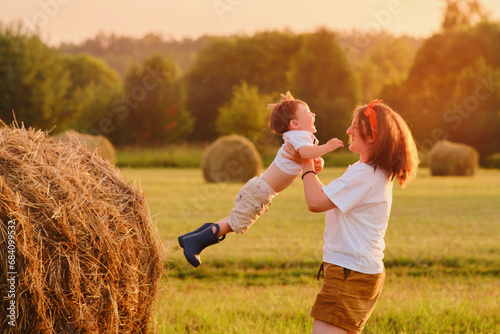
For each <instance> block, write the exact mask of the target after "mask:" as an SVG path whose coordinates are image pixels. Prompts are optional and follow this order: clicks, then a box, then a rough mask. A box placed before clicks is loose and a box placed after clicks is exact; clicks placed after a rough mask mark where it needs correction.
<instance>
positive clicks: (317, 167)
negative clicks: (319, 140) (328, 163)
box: [314, 157, 325, 174]
mask: <svg viewBox="0 0 500 334" xmlns="http://www.w3.org/2000/svg"><path fill="white" fill-rule="evenodd" d="M324 166H325V160H323V158H322V157H319V158H316V159H314V171H315V172H316V174H319V173H320V172H321V171H322V170H323V167H324Z"/></svg>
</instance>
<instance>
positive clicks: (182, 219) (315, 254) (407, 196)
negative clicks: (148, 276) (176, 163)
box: [123, 168, 500, 334]
mask: <svg viewBox="0 0 500 334" xmlns="http://www.w3.org/2000/svg"><path fill="white" fill-rule="evenodd" d="M343 171H344V168H328V169H326V170H325V171H324V172H323V173H322V174H321V175H320V178H321V179H322V180H323V182H325V183H327V182H328V181H329V180H331V179H333V178H334V177H337V176H339V175H341V174H342V172H343ZM123 172H124V174H125V175H126V177H128V178H131V179H136V180H137V181H138V182H139V183H140V184H141V185H142V186H143V187H144V188H145V190H146V192H147V194H148V199H149V203H150V206H151V211H152V213H153V214H154V220H155V222H156V223H157V225H158V229H159V233H160V235H161V238H162V240H163V242H164V244H165V246H166V248H167V251H168V264H167V265H168V270H167V272H166V275H165V277H164V279H163V293H162V295H161V297H160V299H159V301H158V305H157V310H156V316H155V322H156V326H157V330H158V333H280V334H281V333H309V332H310V331H311V329H312V319H311V318H310V317H309V316H308V314H309V310H310V307H311V305H312V303H313V302H314V299H315V296H316V293H317V292H318V290H319V286H320V282H317V281H316V279H315V276H316V273H317V269H318V266H319V263H320V261H321V247H322V243H323V241H322V233H323V229H324V214H314V213H310V212H308V211H307V207H306V204H305V202H304V195H303V191H302V184H301V182H296V183H295V184H293V185H292V186H291V187H290V188H289V189H287V190H285V191H284V192H282V193H281V194H280V195H279V196H277V197H276V198H275V200H274V202H273V204H272V205H271V207H270V210H269V212H267V213H266V214H265V215H263V216H262V217H261V218H260V219H259V220H258V221H257V223H256V224H255V225H254V226H253V227H252V228H251V229H250V230H249V231H248V232H247V233H246V234H244V235H236V234H230V235H228V237H227V238H226V240H224V241H223V242H222V243H221V244H220V245H214V246H212V247H210V248H207V249H206V250H205V251H204V252H203V254H202V260H203V264H202V265H201V266H200V267H199V268H198V269H193V268H192V267H191V266H190V265H189V264H188V263H187V262H186V261H185V259H184V257H183V255H182V252H181V250H180V249H179V246H178V244H177V236H178V235H179V234H182V233H185V232H187V231H189V230H192V229H194V228H196V227H198V226H199V225H201V224H202V223H203V222H205V221H216V220H218V219H219V218H222V217H224V216H226V215H227V213H228V212H229V210H230V209H231V208H232V204H233V199H234V196H235V195H236V193H237V191H238V190H239V188H240V187H241V186H242V184H205V183H204V182H203V178H202V173H201V171H200V170H198V169H174V168H169V169H125V170H123ZM429 174H430V173H429V170H428V169H422V170H421V171H420V173H419V176H418V178H417V180H415V181H414V182H413V183H412V184H410V185H409V186H408V187H407V189H405V190H401V189H399V187H397V186H395V187H394V200H393V209H392V216H391V219H390V222H389V229H388V232H387V236H386V243H387V248H386V258H385V264H386V268H387V279H386V283H385V286H384V290H383V292H382V295H381V298H380V300H379V303H378V305H377V307H376V309H375V312H374V314H373V315H372V317H371V318H370V320H369V322H368V324H367V326H366V327H365V330H364V331H363V333H498V332H500V303H499V300H500V242H499V241H500V205H499V204H500V171H498V170H479V172H478V174H477V175H476V176H474V177H471V178H453V177H431V176H429Z"/></svg>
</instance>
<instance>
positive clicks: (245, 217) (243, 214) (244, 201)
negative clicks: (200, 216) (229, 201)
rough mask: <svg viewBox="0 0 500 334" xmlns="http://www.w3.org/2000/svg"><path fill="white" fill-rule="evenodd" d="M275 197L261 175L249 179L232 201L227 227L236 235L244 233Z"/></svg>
mask: <svg viewBox="0 0 500 334" xmlns="http://www.w3.org/2000/svg"><path fill="white" fill-rule="evenodd" d="M276 195H277V194H276V193H275V192H274V190H273V189H272V188H271V187H270V186H269V184H267V182H266V181H264V179H263V178H262V175H260V176H257V177H254V178H252V179H250V180H249V181H248V182H247V183H246V184H245V185H244V186H243V188H241V189H240V191H239V192H238V195H236V198H235V199H234V208H233V209H232V210H231V212H230V213H229V217H228V219H227V221H228V223H229V226H231V228H232V229H233V231H234V232H236V233H238V234H239V233H244V232H246V231H247V230H248V229H249V228H250V226H252V225H253V223H255V221H256V220H257V218H259V217H260V215H262V214H263V213H264V212H266V211H267V210H268V208H269V205H271V202H272V199H273V197H274V196H276Z"/></svg>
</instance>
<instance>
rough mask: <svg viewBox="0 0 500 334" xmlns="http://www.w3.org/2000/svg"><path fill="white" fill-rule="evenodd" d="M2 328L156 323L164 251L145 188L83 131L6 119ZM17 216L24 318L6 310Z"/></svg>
mask: <svg viewBox="0 0 500 334" xmlns="http://www.w3.org/2000/svg"><path fill="white" fill-rule="evenodd" d="M0 191H1V193H0V226H1V232H0V254H1V255H0V258H1V259H2V261H1V263H0V271H1V277H2V281H1V283H0V287H1V289H2V296H3V305H2V307H1V308H0V318H1V319H0V321H1V322H2V333H74V334H76V333H134V334H136V333H147V332H148V331H152V330H153V328H152V312H153V304H154V301H155V300H156V298H157V295H158V288H159V282H160V278H161V275H162V271H163V268H164V266H163V263H164V252H163V249H162V246H161V242H160V240H159V237H158V233H157V231H156V229H155V227H154V225H153V223H152V220H151V217H150V214H149V209H148V206H147V203H146V199H145V195H144V193H143V192H142V191H140V190H138V189H136V188H135V187H134V186H132V185H131V184H130V183H129V182H127V181H126V180H125V179H124V178H123V176H121V175H120V173H119V172H118V171H117V170H116V169H114V167H112V166H111V165H110V164H109V163H108V162H106V161H105V160H103V159H102V158H101V157H100V156H98V155H96V154H94V153H92V152H91V151H89V150H88V149H87V148H86V147H85V146H83V145H82V144H81V143H80V142H79V141H78V140H73V141H71V143H66V142H63V141H60V140H56V139H54V138H50V137H48V136H47V135H46V134H45V133H44V132H41V131H34V130H31V129H29V130H26V129H22V128H21V129H20V128H17V127H7V126H5V125H3V126H2V125H0ZM9 221H15V224H16V231H15V232H16V233H15V245H16V250H15V251H16V253H15V254H16V260H15V261H16V263H15V270H16V272H17V275H16V290H15V301H16V306H17V309H16V316H17V319H16V321H15V324H16V327H15V328H14V327H12V326H10V325H9V324H8V321H9V318H8V317H7V314H6V312H7V311H6V305H8V304H7V303H8V302H9V301H8V300H7V297H6V296H7V293H6V292H7V284H6V280H5V279H4V278H5V277H6V276H7V272H8V271H12V270H8V269H12V268H7V266H6V264H7V263H6V262H7V261H6V260H5V259H7V233H8V232H7V224H8V222H9Z"/></svg>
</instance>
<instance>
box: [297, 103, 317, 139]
mask: <svg viewBox="0 0 500 334" xmlns="http://www.w3.org/2000/svg"><path fill="white" fill-rule="evenodd" d="M315 120H316V114H313V113H312V112H311V110H309V106H308V105H307V104H305V103H299V105H298V107H297V111H296V112H295V119H293V120H292V122H294V123H293V125H294V127H293V129H294V130H305V131H309V132H310V133H316V126H315V125H314V121H315Z"/></svg>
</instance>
